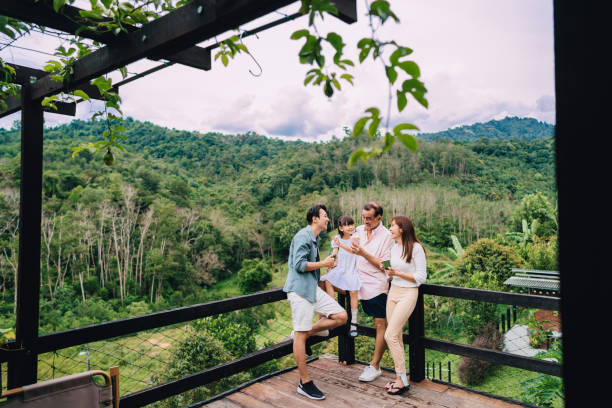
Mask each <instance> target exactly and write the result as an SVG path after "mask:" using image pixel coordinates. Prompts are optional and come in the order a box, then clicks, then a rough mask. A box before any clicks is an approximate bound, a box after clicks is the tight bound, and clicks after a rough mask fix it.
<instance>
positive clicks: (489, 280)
mask: <svg viewBox="0 0 612 408" xmlns="http://www.w3.org/2000/svg"><path fill="white" fill-rule="evenodd" d="M519 266H521V259H520V258H519V257H518V256H517V255H515V254H514V252H513V250H512V248H510V247H507V246H504V245H501V244H499V243H497V242H495V241H493V240H491V239H488V238H483V239H479V240H478V241H476V242H475V243H473V244H472V245H470V246H469V247H468V248H467V249H466V250H465V252H464V253H463V254H461V256H459V258H457V260H456V261H455V273H456V277H455V279H456V283H457V284H458V285H459V286H465V287H470V288H476V289H488V290H504V289H506V285H504V281H505V280H506V279H508V278H509V277H510V276H511V275H512V268H514V267H519ZM456 304H457V305H462V307H461V311H460V315H461V317H462V318H463V320H464V324H465V327H466V329H467V331H468V333H470V334H472V335H475V334H476V333H478V329H479V328H480V327H481V326H484V325H486V324H487V323H489V322H494V321H496V320H495V319H496V310H497V305H496V304H494V303H488V302H479V301H457V302H456Z"/></svg>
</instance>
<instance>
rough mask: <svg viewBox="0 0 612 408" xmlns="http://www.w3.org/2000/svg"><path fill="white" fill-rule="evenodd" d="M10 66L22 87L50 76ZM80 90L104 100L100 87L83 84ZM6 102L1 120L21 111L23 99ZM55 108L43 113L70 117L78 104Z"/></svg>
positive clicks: (59, 104) (14, 65)
mask: <svg viewBox="0 0 612 408" xmlns="http://www.w3.org/2000/svg"><path fill="white" fill-rule="evenodd" d="M9 65H10V66H12V67H13V68H15V80H14V81H13V82H14V83H16V84H19V85H22V86H23V85H25V84H29V83H32V82H33V81H32V80H33V79H34V82H35V81H36V80H38V79H40V78H43V77H46V76H48V75H49V73H48V72H46V71H43V70H40V69H35V68H30V67H26V66H23V65H16V64H9ZM78 89H80V90H82V91H83V92H85V93H86V94H87V95H88V96H89V97H90V98H91V99H98V100H103V99H104V98H103V97H102V96H101V95H100V91H99V90H98V87H96V86H94V85H91V84H82V85H81V86H79V87H78ZM111 91H112V92H118V89H117V88H116V87H113V88H111ZM5 102H6V105H7V108H6V109H5V110H2V111H0V118H3V117H5V116H8V115H10V114H12V113H15V112H17V111H19V110H20V109H21V98H19V97H9V98H7V99H6V101H5ZM55 106H56V107H57V110H56V109H53V108H50V107H46V106H45V107H43V111H45V112H50V113H57V114H59V115H68V116H75V115H76V104H75V103H69V102H56V103H55Z"/></svg>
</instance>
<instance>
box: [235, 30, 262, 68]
mask: <svg viewBox="0 0 612 408" xmlns="http://www.w3.org/2000/svg"><path fill="white" fill-rule="evenodd" d="M245 33H246V30H245V31H243V32H242V33H240V44H242V45H243V46H244V47H245V48H246V45H244V43H243V42H242V36H243V35H244V34H245ZM255 37H257V39H259V36H258V35H257V33H255ZM247 54H249V57H251V59H252V60H253V62H254V63H255V64H256V65H257V68H259V73H258V74H256V73H254V72H253V71H251V70H250V69H249V73H250V74H251V75H253V76H254V77H259V76H261V74H263V68H262V67H261V65H259V62H257V60H256V59H255V57H254V56H253V54H251V51H247Z"/></svg>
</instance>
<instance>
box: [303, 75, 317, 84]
mask: <svg viewBox="0 0 612 408" xmlns="http://www.w3.org/2000/svg"><path fill="white" fill-rule="evenodd" d="M314 77H315V76H314V75H308V76H307V77H306V79H304V86H306V85H308V83H309V82H310V81H312V79H313V78H314Z"/></svg>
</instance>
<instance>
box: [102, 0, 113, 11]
mask: <svg viewBox="0 0 612 408" xmlns="http://www.w3.org/2000/svg"><path fill="white" fill-rule="evenodd" d="M100 1H101V2H102V4H104V7H106V8H107V9H108V8H110V5H111V3H112V2H113V0H100Z"/></svg>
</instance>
